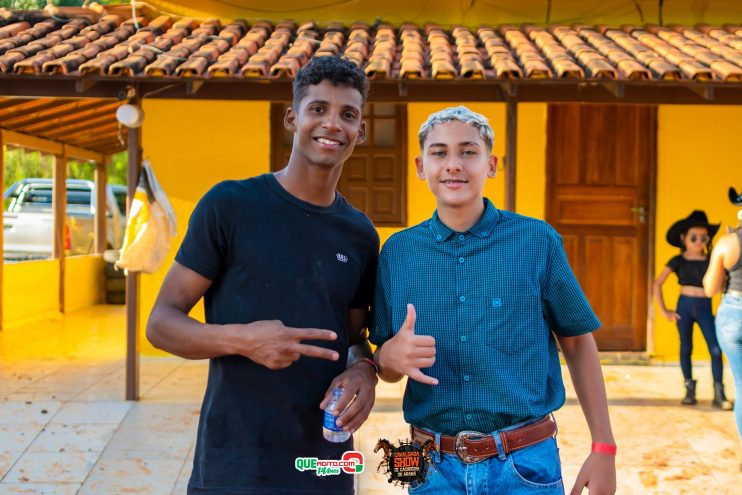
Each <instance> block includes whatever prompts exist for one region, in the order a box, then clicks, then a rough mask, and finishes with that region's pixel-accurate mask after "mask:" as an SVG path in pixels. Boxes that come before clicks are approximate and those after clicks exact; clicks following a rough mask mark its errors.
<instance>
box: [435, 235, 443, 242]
mask: <svg viewBox="0 0 742 495" xmlns="http://www.w3.org/2000/svg"><path fill="white" fill-rule="evenodd" d="M435 239H436V240H437V241H440V240H441V239H443V237H441V236H440V235H437V236H435Z"/></svg>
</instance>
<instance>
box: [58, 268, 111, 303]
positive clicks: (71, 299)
mask: <svg viewBox="0 0 742 495" xmlns="http://www.w3.org/2000/svg"><path fill="white" fill-rule="evenodd" d="M64 270H65V275H64V310H65V312H70V311H74V310H76V309H80V308H85V307H87V306H92V305H94V304H98V303H99V302H100V301H101V296H102V295H103V290H104V288H103V257H102V256H100V255H87V256H71V257H69V258H67V259H66V260H65V266H64ZM82 281H85V282H84V283H82Z"/></svg>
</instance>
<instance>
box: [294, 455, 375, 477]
mask: <svg viewBox="0 0 742 495" xmlns="http://www.w3.org/2000/svg"><path fill="white" fill-rule="evenodd" d="M363 464H364V458H363V453H362V452H358V451H356V450H350V451H348V452H344V453H343V456H342V457H341V458H340V460H336V459H317V458H316V457H297V458H296V460H295V461H294V467H295V468H296V470H297V471H315V472H316V473H317V476H335V475H338V474H340V473H341V472H342V473H347V474H361V473H362V472H363Z"/></svg>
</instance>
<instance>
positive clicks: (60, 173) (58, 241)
mask: <svg viewBox="0 0 742 495" xmlns="http://www.w3.org/2000/svg"><path fill="white" fill-rule="evenodd" d="M52 174H53V177H54V178H53V188H52V217H53V219H54V246H53V248H54V249H53V253H54V258H56V259H58V260H59V312H60V313H64V306H65V301H64V300H65V297H64V282H65V256H66V252H65V248H66V244H67V239H68V234H67V232H66V229H67V150H66V148H65V147H64V146H62V154H61V155H54V168H53V172H52Z"/></svg>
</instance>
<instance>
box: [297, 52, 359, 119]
mask: <svg viewBox="0 0 742 495" xmlns="http://www.w3.org/2000/svg"><path fill="white" fill-rule="evenodd" d="M325 80H327V81H330V82H331V83H332V85H333V86H338V85H341V84H342V85H345V86H350V87H351V88H354V89H357V90H358V92H359V93H361V99H362V105H365V103H366V97H368V78H367V77H366V73H365V72H363V70H361V69H360V68H359V67H358V66H357V65H356V64H354V63H353V62H351V61H350V60H346V59H342V58H340V57H334V56H325V57H314V58H312V59H311V60H310V61H309V63H308V64H307V65H305V66H304V67H302V68H301V69H300V70H299V72H297V73H296V77H295V78H294V83H293V89H294V101H293V106H294V110H297V109H298V107H299V103H300V102H301V100H302V98H304V97H305V96H306V95H307V89H308V88H309V86H314V85H316V84H319V83H321V82H322V81H325ZM361 110H363V109H362V108H361Z"/></svg>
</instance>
